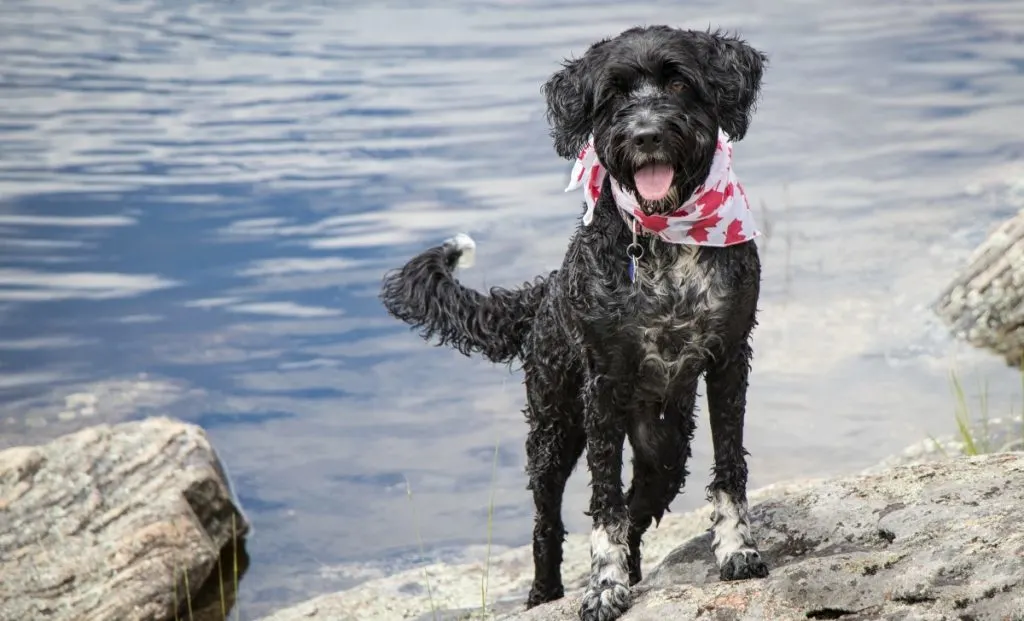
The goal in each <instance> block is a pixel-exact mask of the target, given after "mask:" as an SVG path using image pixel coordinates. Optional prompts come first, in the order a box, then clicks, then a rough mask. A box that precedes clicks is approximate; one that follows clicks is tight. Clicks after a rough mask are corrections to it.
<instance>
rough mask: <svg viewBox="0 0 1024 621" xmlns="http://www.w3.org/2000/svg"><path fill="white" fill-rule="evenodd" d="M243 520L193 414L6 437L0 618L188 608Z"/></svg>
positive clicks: (159, 620)
mask: <svg viewBox="0 0 1024 621" xmlns="http://www.w3.org/2000/svg"><path fill="white" fill-rule="evenodd" d="M248 528H249V527H248V524H247V522H246V519H245V517H244V516H243V515H242V513H241V511H240V510H239V508H238V507H237V506H236V505H235V503H234V501H233V498H232V494H231V490H230V488H229V485H228V481H227V477H226V476H225V474H224V471H223V468H222V466H221V464H220V462H219V460H218V458H217V455H216V453H215V452H214V450H213V447H212V446H211V445H210V442H209V440H208V439H207V437H206V434H205V433H204V432H203V431H202V430H201V429H200V428H199V427H196V426H194V425H188V424H185V423H181V422H177V421H173V420H170V419H166V418H153V419H147V420H144V421H140V422H131V423H124V424H120V425H115V426H109V425H101V426H97V427H91V428H88V429H85V430H83V431H80V432H78V433H74V434H70V435H67V436H63V437H60V438H57V439H56V440H53V441H52V442H50V443H48V444H45V445H41V446H26V447H16V448H10V449H7V450H5V451H2V452H0V620H3V621H8V620H11V621H28V620H34V619H49V620H53V621H82V620H88V621H108V620H109V621H135V620H139V621H142V620H148V621H163V620H165V619H175V618H189V617H188V616H187V614H188V613H187V608H188V604H187V602H188V601H189V600H190V599H191V601H192V603H193V604H194V605H196V606H198V603H197V602H198V601H199V600H202V599H204V598H203V597H198V599H197V596H200V591H201V588H202V587H203V585H204V583H207V579H208V578H210V577H211V575H212V574H213V573H214V569H215V568H216V567H217V561H218V558H219V557H220V555H221V553H222V552H223V551H228V552H230V550H231V549H232V548H234V547H235V546H233V545H232V544H233V543H235V544H238V545H240V539H241V538H242V536H244V535H245V534H246V533H247V531H248ZM239 554H244V550H243V551H241V552H239ZM225 578H228V576H225ZM186 585H187V586H186ZM218 586H219V582H218ZM218 607H219V603H218ZM181 611H185V612H184V614H182V612H181ZM197 613H198V611H196V610H193V618H197V619H198V618H199V616H198V614H197Z"/></svg>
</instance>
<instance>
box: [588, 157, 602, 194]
mask: <svg viewBox="0 0 1024 621" xmlns="http://www.w3.org/2000/svg"><path fill="white" fill-rule="evenodd" d="M600 171H601V167H600V166H598V165H597V164H594V166H593V167H592V168H591V169H590V187H589V188H587V189H588V190H589V191H590V196H591V198H593V199H594V200H595V201H596V200H597V197H598V196H600V195H601V182H600V181H598V177H599V175H598V173H599V172H600Z"/></svg>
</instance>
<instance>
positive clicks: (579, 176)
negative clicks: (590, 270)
mask: <svg viewBox="0 0 1024 621" xmlns="http://www.w3.org/2000/svg"><path fill="white" fill-rule="evenodd" d="M606 172H607V171H606V170H605V168H604V166H603V165H602V164H601V162H600V161H599V160H598V158H597V150H596V149H594V139H593V136H591V138H590V140H589V141H588V142H587V145H586V146H585V147H583V150H582V151H580V154H579V156H578V157H577V158H576V164H575V165H574V166H573V168H572V177H571V178H570V180H569V186H568V187H566V188H565V191H566V192H570V191H572V190H575V189H577V188H579V187H581V186H582V187H583V188H584V190H583V196H584V198H585V199H586V201H587V211H586V213H584V214H583V224H584V225H589V224H590V223H591V221H593V219H594V206H595V205H597V199H598V197H599V196H600V194H601V184H602V183H603V182H604V177H605V174H606ZM611 188H612V195H613V196H614V197H615V204H616V205H618V207H619V212H620V213H621V214H622V217H623V218H624V219H625V220H626V223H627V224H629V225H630V226H633V223H634V222H636V223H637V224H638V225H639V226H640V230H639V231H638V232H647V233H649V234H651V235H655V236H657V237H659V238H660V239H662V240H663V241H666V242H668V243H670V244H693V245H698V246H719V247H721V246H731V245H733V244H740V243H743V242H745V241H750V240H752V239H754V238H755V237H757V236H759V235H760V234H761V231H759V230H758V229H757V225H756V224H755V223H754V214H753V212H751V211H750V203H749V202H748V201H747V195H746V193H745V192H744V191H743V186H741V185H740V182H739V181H738V180H737V179H736V174H735V173H733V171H732V143H731V142H730V141H729V137H728V136H727V135H726V134H725V132H723V131H722V130H718V145H717V146H716V148H715V158H714V160H712V162H711V172H710V173H708V178H707V179H705V180H704V183H703V184H701V185H700V187H698V188H697V189H696V190H694V192H693V195H692V196H690V198H689V199H688V200H687V201H686V202H685V203H683V204H682V205H680V206H679V207H678V208H677V209H676V210H675V211H673V212H672V213H671V214H669V215H667V216H658V215H654V216H649V215H647V214H645V213H644V212H643V210H642V209H640V204H639V203H638V202H637V200H636V198H634V197H633V195H632V194H631V193H630V192H629V190H626V189H625V188H623V187H622V186H621V185H619V182H618V181H616V180H615V179H612V180H611Z"/></svg>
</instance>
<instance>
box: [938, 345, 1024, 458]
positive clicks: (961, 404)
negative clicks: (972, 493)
mask: <svg viewBox="0 0 1024 621" xmlns="http://www.w3.org/2000/svg"><path fill="white" fill-rule="evenodd" d="M949 379H950V387H951V389H952V393H953V416H954V421H955V422H956V437H957V439H958V440H959V441H960V444H961V452H962V453H963V454H964V455H984V454H987V453H996V452H1002V451H1005V450H1013V449H1014V448H1016V450H1024V361H1022V364H1021V369H1020V387H1021V399H1022V401H1021V408H1020V411H1019V414H1018V413H1015V411H1014V410H1015V408H1014V406H1013V405H1012V404H1011V405H1010V410H1009V420H1010V421H1011V424H1012V422H1013V421H1015V420H1020V423H1021V426H1020V437H1019V438H1016V439H1014V440H1013V441H1010V442H1009V443H1006V444H1002V445H996V444H994V441H995V438H994V437H993V434H992V426H991V425H992V423H993V421H994V420H997V419H993V418H992V412H991V409H990V406H989V389H988V381H983V382H981V384H980V386H979V387H978V397H977V411H974V410H973V409H972V407H971V403H970V400H969V399H968V397H967V392H966V391H965V390H964V386H963V382H961V381H960V377H959V376H958V374H957V372H956V370H955V369H951V370H950V372H949ZM929 438H930V439H931V441H932V443H933V444H934V445H935V447H936V448H937V449H938V450H939V451H940V452H941V453H942V454H943V455H944V456H945V455H947V452H946V450H945V449H944V448H943V447H942V445H941V444H940V443H939V442H938V441H937V440H936V439H935V438H934V437H931V436H929Z"/></svg>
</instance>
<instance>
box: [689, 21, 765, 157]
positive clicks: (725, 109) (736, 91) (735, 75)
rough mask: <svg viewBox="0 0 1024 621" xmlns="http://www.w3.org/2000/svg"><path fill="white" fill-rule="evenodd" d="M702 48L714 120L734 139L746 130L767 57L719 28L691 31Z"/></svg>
mask: <svg viewBox="0 0 1024 621" xmlns="http://www.w3.org/2000/svg"><path fill="white" fill-rule="evenodd" d="M692 34H694V35H697V36H696V40H697V43H698V45H700V47H702V48H703V52H704V58H705V59H706V62H707V65H706V66H705V71H706V76H707V80H708V86H709V87H710V90H711V93H712V97H714V99H715V107H716V108H717V109H718V122H719V124H720V125H721V126H722V129H723V130H725V133H727V134H729V137H730V138H731V139H732V140H734V141H740V140H742V139H743V136H745V135H746V133H747V127H748V126H749V125H750V116H751V114H752V113H753V111H754V106H755V104H756V103H757V98H758V95H759V94H760V92H761V76H762V75H764V70H765V68H766V67H767V66H768V57H767V56H766V55H764V54H763V53H761V52H759V51H758V50H756V49H754V48H753V47H751V46H750V45H749V44H748V43H747V42H746V41H744V40H743V39H740V38H739V37H737V36H735V35H727V34H723V33H721V32H699V33H692Z"/></svg>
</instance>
